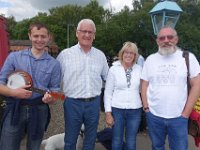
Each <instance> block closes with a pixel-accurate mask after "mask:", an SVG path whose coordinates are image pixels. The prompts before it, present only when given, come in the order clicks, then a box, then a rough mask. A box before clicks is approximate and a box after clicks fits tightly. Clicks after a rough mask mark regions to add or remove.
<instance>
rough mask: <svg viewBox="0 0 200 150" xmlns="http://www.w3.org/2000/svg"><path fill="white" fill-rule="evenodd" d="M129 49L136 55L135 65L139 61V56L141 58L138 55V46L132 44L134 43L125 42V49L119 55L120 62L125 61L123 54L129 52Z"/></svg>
mask: <svg viewBox="0 0 200 150" xmlns="http://www.w3.org/2000/svg"><path fill="white" fill-rule="evenodd" d="M127 49H128V50H131V51H132V52H134V53H135V58H134V60H133V64H135V63H136V62H137V59H138V56H139V54H138V48H137V45H136V44H135V43H132V42H129V41H127V42H125V43H124V44H123V47H122V48H121V50H120V51H119V53H118V58H119V60H120V61H121V62H122V61H123V54H124V51H125V50H127Z"/></svg>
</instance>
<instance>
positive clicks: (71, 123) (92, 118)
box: [64, 96, 100, 150]
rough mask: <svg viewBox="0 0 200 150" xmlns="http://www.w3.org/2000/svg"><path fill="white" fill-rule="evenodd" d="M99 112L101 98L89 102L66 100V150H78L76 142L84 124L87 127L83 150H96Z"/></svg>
mask: <svg viewBox="0 0 200 150" xmlns="http://www.w3.org/2000/svg"><path fill="white" fill-rule="evenodd" d="M99 112H100V97H99V96H97V97H96V98H95V99H94V100H93V101H89V102H85V101H82V100H78V99H74V98H67V99H65V102H64V117H65V138H64V141H65V148H64V149H65V150H76V142H77V138H78V135H79V133H80V129H81V125H82V124H84V126H85V131H84V135H85V137H84V141H83V150H94V146H95V141H96V135H97V126H98V121H99Z"/></svg>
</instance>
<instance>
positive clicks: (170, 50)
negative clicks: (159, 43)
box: [158, 46, 176, 56]
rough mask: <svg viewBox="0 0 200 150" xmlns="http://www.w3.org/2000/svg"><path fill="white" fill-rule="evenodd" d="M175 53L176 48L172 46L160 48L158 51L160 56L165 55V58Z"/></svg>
mask: <svg viewBox="0 0 200 150" xmlns="http://www.w3.org/2000/svg"><path fill="white" fill-rule="evenodd" d="M175 51H176V48H175V47H173V46H170V47H159V49H158V53H159V54H160V55H164V56H166V55H170V54H173V53H174V52H175Z"/></svg>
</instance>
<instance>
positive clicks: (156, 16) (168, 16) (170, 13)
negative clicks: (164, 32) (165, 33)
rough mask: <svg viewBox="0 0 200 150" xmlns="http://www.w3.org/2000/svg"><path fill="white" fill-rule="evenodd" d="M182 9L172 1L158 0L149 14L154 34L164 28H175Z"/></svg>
mask: <svg viewBox="0 0 200 150" xmlns="http://www.w3.org/2000/svg"><path fill="white" fill-rule="evenodd" d="M182 11H183V10H182V9H181V8H180V7H179V6H178V4H177V3H176V2H175V1H173V0H160V2H159V3H157V4H156V6H154V7H153V9H152V10H151V11H150V12H149V13H150V15H151V21H152V24H153V30H154V34H155V35H157V34H158V32H159V30H160V29H161V28H162V27H164V26H170V27H172V28H175V26H176V23H177V21H178V19H179V17H180V14H181V13H182Z"/></svg>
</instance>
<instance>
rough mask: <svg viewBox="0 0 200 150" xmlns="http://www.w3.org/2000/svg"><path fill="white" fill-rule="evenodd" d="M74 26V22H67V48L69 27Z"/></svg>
mask: <svg viewBox="0 0 200 150" xmlns="http://www.w3.org/2000/svg"><path fill="white" fill-rule="evenodd" d="M70 26H74V24H67V48H69V28H70Z"/></svg>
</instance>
